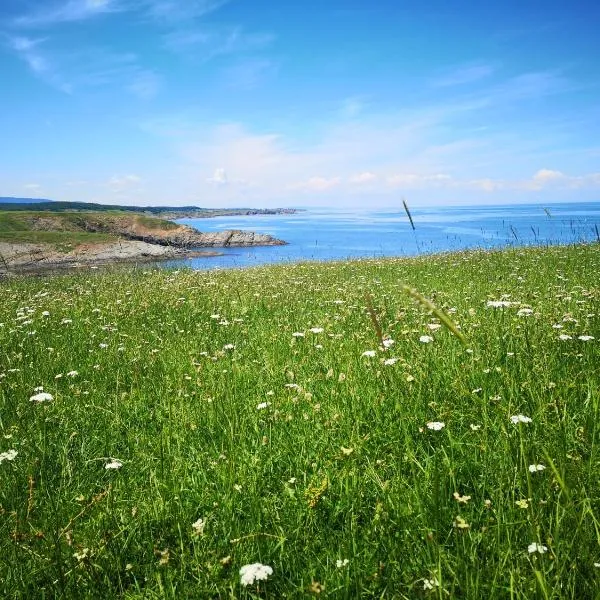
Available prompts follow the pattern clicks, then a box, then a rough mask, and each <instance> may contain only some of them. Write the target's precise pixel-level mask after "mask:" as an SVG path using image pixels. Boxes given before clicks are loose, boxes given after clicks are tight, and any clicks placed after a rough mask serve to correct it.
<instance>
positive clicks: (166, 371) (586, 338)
mask: <svg viewBox="0 0 600 600" xmlns="http://www.w3.org/2000/svg"><path fill="white" fill-rule="evenodd" d="M599 273H600V246H598V245H587V246H574V247H553V248H546V249H527V250H514V249H513V250H507V251H503V252H471V253H457V254H449V255H443V256H433V257H422V258H415V259H389V260H380V261H357V262H346V263H331V264H299V265H286V266H276V267H265V268H255V269H250V270H243V271H234V270H231V271H212V272H192V271H181V272H178V271H162V270H160V271H153V270H146V271H137V272H128V271H115V272H108V273H101V272H92V273H91V274H89V275H86V274H79V275H77V276H65V277H54V278H44V279H34V280H27V279H17V280H14V281H9V282H4V283H3V284H2V286H1V287H0V352H1V365H0V407H1V409H0V596H1V597H2V598H128V599H142V598H143V599H158V598H173V599H181V598H272V599H279V598H305V597H310V596H311V595H316V596H320V597H323V598H406V599H415V598H417V599H418V598H437V599H440V600H441V599H446V598H460V599H467V598H468V599H478V600H480V599H500V598H502V599H503V598H507V599H509V598H510V599H522V600H525V599H532V598H540V599H550V598H552V599H558V598H569V599H573V600H582V599H588V598H600V591H599V590H600V449H599V444H600V410H599V409H600V361H599V357H600V353H599V351H598V348H599V345H598V344H599V342H600V327H599V315H600V287H599V284H598V282H599V279H598V274H599ZM403 284H406V285H408V286H410V287H412V288H415V289H417V290H418V291H419V292H420V293H421V294H423V295H424V296H425V297H427V298H429V299H431V300H432V301H433V302H434V304H435V305H436V306H437V307H439V308H443V309H444V310H445V313H446V314H447V315H448V316H449V317H450V318H451V319H452V322H453V323H455V324H456V325H458V326H459V327H460V332H461V333H462V335H464V337H465V340H466V341H465V344H462V343H461V340H460V339H459V338H458V337H457V336H455V335H453V333H452V332H451V331H450V330H449V329H448V328H447V327H446V326H445V325H443V324H442V323H441V320H440V318H439V315H438V316H436V315H434V314H431V313H430V312H429V310H428V308H427V307H426V306H425V305H423V304H422V303H420V302H419V301H417V300H415V299H414V298H413V297H411V296H410V295H408V294H407V293H406V291H405V290H404V289H403V287H402V286H403ZM369 306H370V309H369V308H368V307H369ZM378 330H380V332H378ZM392 340H393V343H392ZM41 388H43V390H42V389H41ZM40 394H49V396H44V395H41V396H40ZM50 396H51V398H52V399H50ZM31 398H33V400H32V399H31ZM253 563H262V564H263V565H266V566H268V567H270V570H269V569H262V570H260V569H258V568H257V569H258V570H257V571H256V572H255V574H257V575H258V576H263V577H267V578H266V580H264V579H259V580H257V581H254V582H251V580H252V579H253V577H252V573H250V575H248V570H246V571H244V576H243V577H242V578H241V577H240V569H241V568H242V567H243V566H244V565H248V564H253ZM271 571H272V572H271ZM242 579H243V581H242ZM243 583H248V585H243Z"/></svg>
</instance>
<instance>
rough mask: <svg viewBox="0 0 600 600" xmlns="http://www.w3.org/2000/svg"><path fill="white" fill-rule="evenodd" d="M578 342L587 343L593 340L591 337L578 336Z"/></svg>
mask: <svg viewBox="0 0 600 600" xmlns="http://www.w3.org/2000/svg"><path fill="white" fill-rule="evenodd" d="M577 339H578V340H581V341H582V342H589V341H590V340H593V339H595V338H594V336H593V335H579V336H577Z"/></svg>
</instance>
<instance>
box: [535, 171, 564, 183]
mask: <svg viewBox="0 0 600 600" xmlns="http://www.w3.org/2000/svg"><path fill="white" fill-rule="evenodd" d="M564 177H565V174H564V173H561V172H560V171H552V170H550V169H540V170H539V171H538V172H537V173H536V174H535V175H534V176H533V180H534V181H539V182H541V183H545V182H547V181H556V180H557V179H563V178H564Z"/></svg>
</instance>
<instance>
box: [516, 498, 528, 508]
mask: <svg viewBox="0 0 600 600" xmlns="http://www.w3.org/2000/svg"><path fill="white" fill-rule="evenodd" d="M515 504H516V505H517V506H518V507H519V508H523V509H525V508H529V499H527V500H525V499H523V500H517V501H516V502H515Z"/></svg>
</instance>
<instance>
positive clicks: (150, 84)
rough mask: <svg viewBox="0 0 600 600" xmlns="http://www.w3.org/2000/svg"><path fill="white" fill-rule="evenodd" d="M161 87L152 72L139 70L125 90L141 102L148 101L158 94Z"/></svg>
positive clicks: (159, 80)
mask: <svg viewBox="0 0 600 600" xmlns="http://www.w3.org/2000/svg"><path fill="white" fill-rule="evenodd" d="M161 85H162V84H161V78H160V77H159V76H158V75H157V74H156V73H154V71H146V70H140V71H139V72H138V73H137V74H136V75H135V76H134V77H133V81H132V82H131V83H130V84H129V85H128V86H127V88H126V89H127V90H128V91H129V92H131V93H132V94H133V95H135V96H137V97H138V98H141V99H142V100H150V99H151V98H154V97H155V96H156V95H157V94H158V92H159V90H160V88H161Z"/></svg>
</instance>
